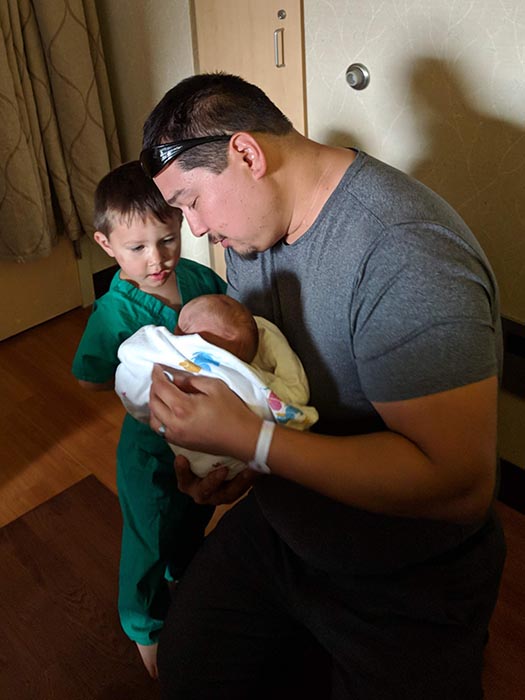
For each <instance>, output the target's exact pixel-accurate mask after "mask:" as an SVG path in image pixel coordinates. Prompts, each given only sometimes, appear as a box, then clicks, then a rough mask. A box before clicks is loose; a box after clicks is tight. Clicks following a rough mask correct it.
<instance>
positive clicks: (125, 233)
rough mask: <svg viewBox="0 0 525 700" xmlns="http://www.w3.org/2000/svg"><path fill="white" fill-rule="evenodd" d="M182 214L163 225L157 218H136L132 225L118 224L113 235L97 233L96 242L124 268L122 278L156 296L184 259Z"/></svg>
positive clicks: (112, 232)
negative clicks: (181, 239)
mask: <svg viewBox="0 0 525 700" xmlns="http://www.w3.org/2000/svg"><path fill="white" fill-rule="evenodd" d="M180 227H181V220H180V218H179V216H178V215H174V216H173V217H172V219H171V220H170V221H169V222H168V223H165V224H163V223H162V222H160V221H159V220H158V219H155V218H154V217H153V216H148V217H146V219H144V220H142V219H141V218H140V217H139V216H135V217H133V219H132V220H131V223H130V224H129V225H127V224H125V223H117V224H116V225H115V227H114V228H113V230H112V231H111V234H110V236H109V237H108V236H105V235H104V234H103V233H101V232H100V231H97V232H96V233H95V240H96V242H97V243H98V244H99V245H100V246H101V247H102V248H103V249H104V250H105V251H106V253H107V254H108V255H110V256H111V257H112V258H115V260H116V262H117V263H118V265H119V266H120V268H121V277H122V278H123V279H126V280H129V281H130V282H133V283H135V284H136V285H137V286H138V287H139V289H142V290H143V291H144V292H147V293H150V294H154V293H155V292H158V290H159V289H160V288H161V287H163V286H164V284H165V283H166V281H167V280H168V279H170V278H171V273H172V272H173V270H174V269H175V267H176V265H177V263H178V262H179V258H180Z"/></svg>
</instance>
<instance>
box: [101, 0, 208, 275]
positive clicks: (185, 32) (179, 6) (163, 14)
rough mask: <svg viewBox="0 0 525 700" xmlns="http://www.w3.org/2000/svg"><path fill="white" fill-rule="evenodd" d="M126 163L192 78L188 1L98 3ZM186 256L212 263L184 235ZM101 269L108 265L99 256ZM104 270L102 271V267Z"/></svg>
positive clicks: (199, 244) (202, 247)
mask: <svg viewBox="0 0 525 700" xmlns="http://www.w3.org/2000/svg"><path fill="white" fill-rule="evenodd" d="M97 11H98V15H99V21H100V25H101V32H102V39H103V43H104V51H105V55H106V63H107V66H108V72H109V79H110V83H111V90H112V96H113V102H114V107H115V117H116V121H117V128H118V133H119V140H120V146H121V150H122V157H123V159H124V160H131V159H133V158H137V157H138V155H139V153H140V146H141V141H142V125H143V123H144V120H145V119H146V117H147V116H148V114H149V113H150V111H151V109H152V108H153V107H154V106H155V104H156V103H157V102H158V101H159V100H160V98H161V97H162V96H163V95H164V93H165V92H166V91H167V90H169V89H170V88H171V87H173V85H175V83H177V82H178V81H179V80H181V79H182V78H185V77H186V76H188V75H191V74H192V73H193V48H192V39H191V25H190V14H189V3H188V0H150V1H149V2H147V1H146V0H97ZM182 254H183V255H184V256H186V257H191V258H193V259H196V260H198V261H200V262H203V263H205V264H208V263H209V251H208V244H207V242H206V241H204V240H197V239H196V238H194V237H193V236H192V235H191V234H190V232H189V230H188V229H187V227H186V226H185V227H184V230H183V243H182ZM97 259H98V260H99V261H101V264H102V267H106V266H107V265H108V264H109V261H108V260H107V258H105V257H98V258H97ZM99 269H100V268H99Z"/></svg>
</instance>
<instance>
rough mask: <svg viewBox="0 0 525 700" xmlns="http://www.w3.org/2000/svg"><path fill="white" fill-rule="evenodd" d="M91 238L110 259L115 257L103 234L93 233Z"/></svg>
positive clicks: (107, 239)
mask: <svg viewBox="0 0 525 700" xmlns="http://www.w3.org/2000/svg"><path fill="white" fill-rule="evenodd" d="M93 238H94V239H95V241H96V242H97V243H98V244H99V246H100V247H101V248H102V250H104V251H105V252H106V253H107V254H108V255H109V256H110V257H112V258H114V257H115V253H114V252H113V248H112V247H111V243H110V242H109V238H108V237H107V236H106V234H105V233H102V231H95V233H94V234H93Z"/></svg>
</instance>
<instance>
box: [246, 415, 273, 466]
mask: <svg viewBox="0 0 525 700" xmlns="http://www.w3.org/2000/svg"><path fill="white" fill-rule="evenodd" d="M274 430H275V423H274V422H273V421H269V420H263V423H262V425H261V430H260V432H259V437H258V438H257V445H256V447H255V455H254V456H253V459H252V460H250V461H249V462H248V466H249V467H250V469H253V470H254V471H256V472H260V473H261V474H271V472H270V468H269V467H268V465H267V464H266V461H267V459H268V452H269V451H270V445H271V444H272V438H273V431H274Z"/></svg>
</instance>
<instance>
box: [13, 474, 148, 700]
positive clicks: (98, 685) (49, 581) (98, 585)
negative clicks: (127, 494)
mask: <svg viewBox="0 0 525 700" xmlns="http://www.w3.org/2000/svg"><path fill="white" fill-rule="evenodd" d="M120 530H121V519H120V509H119V505H118V501H117V498H116V496H115V495H114V494H112V493H111V492H110V491H109V490H108V489H107V488H105V487H104V486H102V485H101V484H100V482H99V481H97V480H96V479H95V477H93V476H89V477H87V478H86V479H82V480H81V481H79V482H78V483H77V484H75V485H74V486H72V487H70V488H69V489H67V490H66V491H63V492H62V493H61V494H59V495H58V496H55V497H54V498H53V499H51V500H49V501H46V502H45V503H43V504H42V505H40V506H38V507H37V508H36V509H35V510H33V511H31V512H30V513H27V514H26V515H23V516H21V517H20V518H18V519H17V520H15V521H14V522H12V523H10V524H9V525H6V526H5V527H3V528H2V529H1V530H0V566H1V567H2V572H3V573H2V576H0V617H1V620H2V634H1V635H0V697H1V698H2V700H51V699H53V700H93V699H94V698H100V699H102V698H104V699H106V700H158V697H159V688H158V684H157V683H156V682H155V681H153V680H152V679H150V678H149V676H148V675H147V673H146V671H145V669H144V668H143V666H142V663H141V662H140V659H139V657H138V654H137V651H136V649H135V647H134V645H132V644H131V643H130V642H129V641H128V639H127V638H126V637H125V636H124V634H123V633H122V631H121V629H120V623H119V620H118V614H117V610H116V605H115V600H116V597H117V580H118V556H119V549H120Z"/></svg>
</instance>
